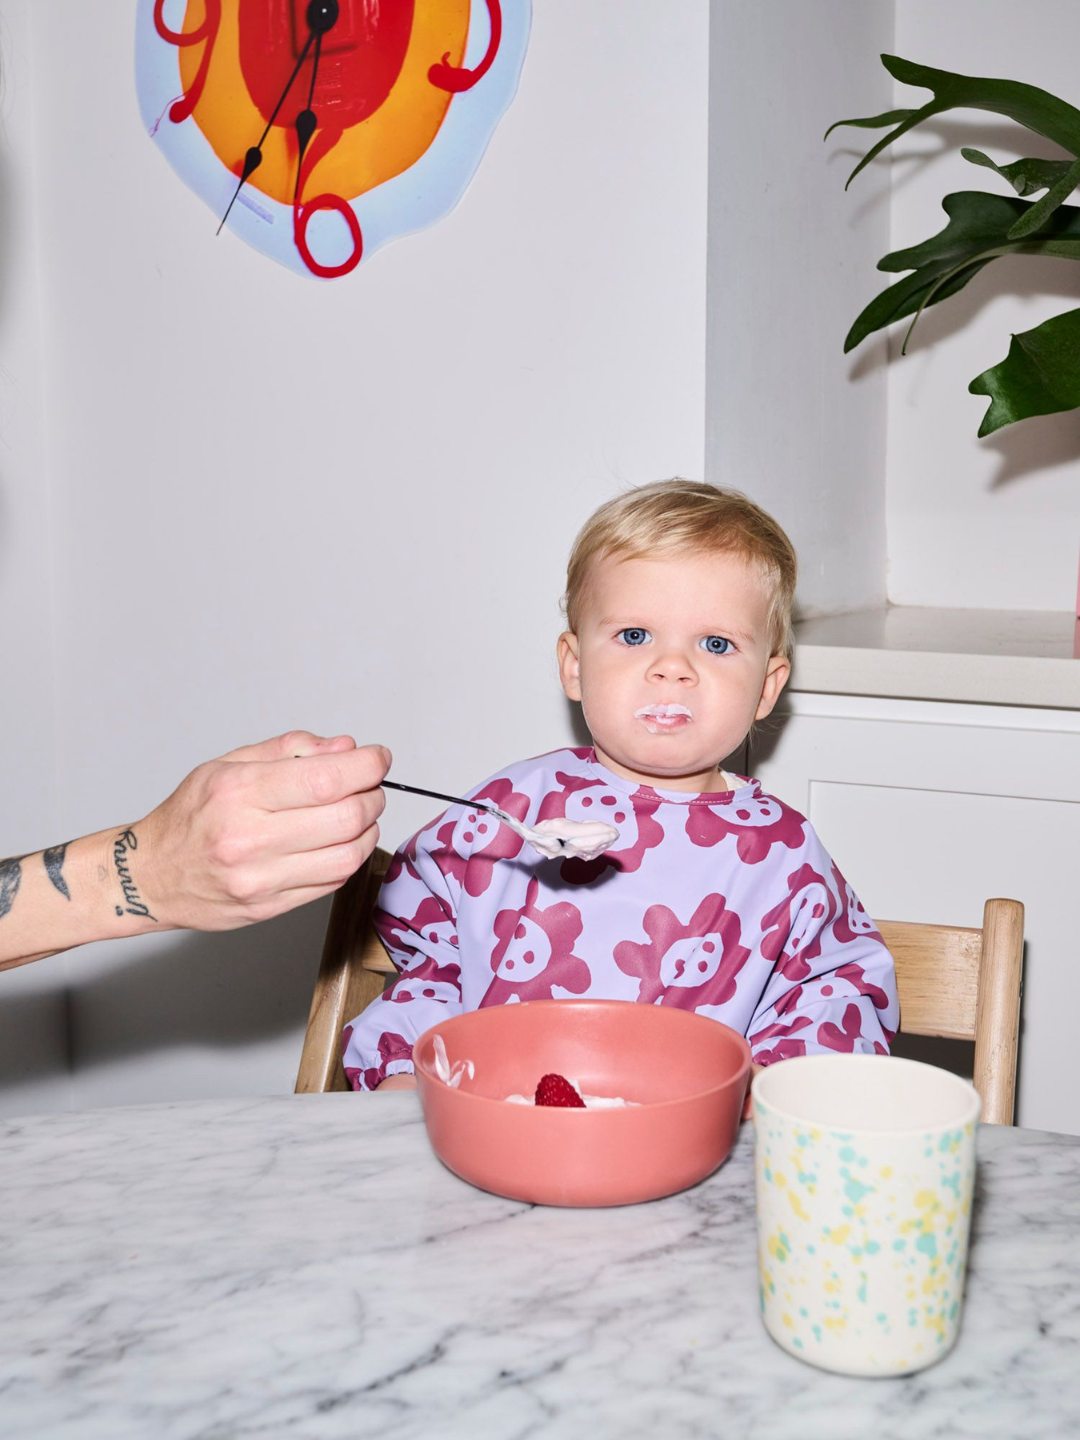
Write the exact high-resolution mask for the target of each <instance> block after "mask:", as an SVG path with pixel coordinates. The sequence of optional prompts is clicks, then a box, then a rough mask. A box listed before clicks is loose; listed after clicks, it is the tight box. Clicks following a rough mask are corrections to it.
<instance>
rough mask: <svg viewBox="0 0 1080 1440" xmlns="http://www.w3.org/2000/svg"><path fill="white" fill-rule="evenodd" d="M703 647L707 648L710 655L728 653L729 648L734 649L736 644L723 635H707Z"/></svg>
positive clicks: (702, 643)
mask: <svg viewBox="0 0 1080 1440" xmlns="http://www.w3.org/2000/svg"><path fill="white" fill-rule="evenodd" d="M701 648H702V650H707V651H708V652H709V654H710V655H726V654H727V653H728V651H729V650H732V649H734V646H733V645H732V643H731V641H730V640H725V639H724V637H723V636H722V635H706V636H705V638H704V640H702V642H701Z"/></svg>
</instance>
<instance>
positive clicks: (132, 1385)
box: [0, 1093, 1080, 1440]
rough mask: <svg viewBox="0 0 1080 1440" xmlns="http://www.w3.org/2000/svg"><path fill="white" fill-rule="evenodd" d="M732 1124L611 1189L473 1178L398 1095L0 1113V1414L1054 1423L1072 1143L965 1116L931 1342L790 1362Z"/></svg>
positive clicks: (327, 1430) (1077, 1426)
mask: <svg viewBox="0 0 1080 1440" xmlns="http://www.w3.org/2000/svg"><path fill="white" fill-rule="evenodd" d="M752 1144H753V1142H752V1136H751V1134H750V1132H749V1127H746V1126H744V1127H743V1132H742V1134H741V1136H740V1139H739V1141H738V1143H737V1146H736V1148H735V1150H734V1151H733V1153H732V1155H731V1157H730V1158H729V1160H728V1162H727V1163H726V1164H725V1165H724V1166H723V1167H722V1168H721V1170H720V1171H718V1172H717V1174H716V1175H714V1176H713V1177H711V1178H710V1179H709V1180H707V1181H705V1182H704V1183H703V1184H702V1185H699V1186H698V1187H697V1188H696V1189H694V1190H691V1191H689V1192H687V1193H685V1194H683V1195H678V1196H673V1197H671V1198H670V1199H667V1200H662V1201H657V1202H655V1203H653V1204H650V1205H639V1206H631V1207H628V1208H626V1209H620V1210H593V1211H590V1210H555V1209H543V1208H534V1207H530V1206H528V1205H522V1204H519V1203H517V1202H514V1201H508V1200H501V1199H498V1198H497V1197H495V1196H492V1195H486V1194H483V1193H481V1192H480V1191H477V1190H473V1189H472V1188H471V1187H469V1186H468V1185H466V1184H464V1183H463V1182H462V1181H460V1180H458V1179H457V1178H456V1177H455V1176H453V1175H451V1174H450V1173H449V1172H448V1171H446V1170H444V1169H443V1168H442V1166H441V1165H440V1164H439V1162H438V1161H437V1160H436V1159H435V1158H434V1156H433V1155H432V1153H431V1151H430V1149H429V1147H428V1144H427V1139H426V1136H425V1133H424V1127H423V1121H422V1119H421V1116H420V1111H419V1106H418V1104H417V1100H416V1097H415V1095H412V1094H409V1093H397V1094H394V1095H384V1096H378V1095H372V1096H358V1095H326V1096H299V1097H296V1096H288V1097H274V1098H267V1099H259V1100H250V1099H248V1100H231V1101H213V1102H205V1103H198V1104H183V1105H155V1106H145V1107H135V1108H130V1109H118V1110H107V1111H97V1112H92V1113H88V1114H87V1113H84V1114H71V1115H54V1116H45V1117H34V1118H32V1119H28V1120H25V1121H8V1122H5V1123H3V1124H2V1125H0V1435H3V1436H4V1437H11V1440H22V1437H35V1440H37V1437H49V1436H65V1437H66V1436H73V1437H74V1436H78V1437H85V1436H93V1437H105V1440H126V1437H133V1440H147V1437H155V1440H156V1437H163V1440H165V1437H167V1440H172V1437H176V1440H180V1437H183V1440H237V1437H247V1436H299V1437H309V1436H310V1437H319V1440H321V1437H334V1436H343V1437H345V1436H347V1437H350V1440H363V1437H369V1436H380V1437H387V1440H389V1437H394V1440H407V1437H413V1436H416V1437H420V1436H423V1437H425V1440H428V1437H438V1440H444V1437H459V1436H460V1437H465V1436H469V1437H483V1440H554V1437H560V1440H562V1437H565V1440H591V1437H595V1436H600V1437H607V1436H610V1437H618V1440H634V1437H638V1436H641V1437H650V1440H652V1437H661V1440H682V1437H697V1436H702V1437H705V1436H708V1437H718V1436H727V1435H732V1436H736V1435H749V1436H752V1437H754V1440H774V1437H775V1440H788V1437H791V1436H799V1437H800V1440H815V1437H819V1436H820V1437H822V1440H825V1437H828V1440H849V1437H850V1440H855V1437H859V1440H862V1437H865V1436H867V1435H870V1436H873V1437H875V1440H908V1437H911V1440H928V1437H935V1436H942V1437H949V1440H955V1437H959V1440H963V1437H969V1436H970V1437H979V1440H986V1437H1007V1436H1018V1437H1019V1436H1023V1437H1025V1440H1043V1437H1045V1440H1050V1437H1061V1436H1070V1435H1075V1434H1080V1255H1078V1242H1080V1138H1076V1137H1068V1136H1055V1135H1047V1134H1042V1133H1040V1132H1036V1131H1022V1130H999V1129H995V1128H990V1127H987V1128H984V1129H983V1130H982V1131H981V1132H980V1135H979V1172H978V1179H977V1185H976V1204H975V1212H974V1219H973V1240H972V1249H971V1260H970V1267H969V1277H968V1287H967V1304H966V1310H965V1315H964V1323H963V1327H962V1330H961V1334H960V1339H959V1341H958V1343H957V1347H956V1349H955V1350H954V1351H953V1352H952V1353H951V1354H950V1355H949V1356H947V1357H946V1359H945V1360H943V1361H942V1362H941V1363H940V1364H939V1365H937V1366H935V1367H934V1368H932V1369H930V1370H926V1371H923V1372H922V1373H920V1374H918V1375H915V1376H911V1377H908V1378H905V1379H898V1380H853V1379H847V1378H843V1377H839V1376H835V1375H828V1374H825V1373H823V1372H819V1371H817V1370H814V1369H812V1368H810V1367H809V1366H806V1365H803V1364H801V1363H800V1362H799V1361H797V1360H795V1359H792V1358H791V1357H790V1356H788V1355H787V1354H785V1353H784V1352H782V1351H781V1350H780V1349H778V1348H777V1347H776V1346H775V1345H774V1344H773V1343H772V1341H771V1340H770V1339H769V1338H768V1336H767V1335H766V1334H765V1331H764V1329H763V1327H762V1324H761V1321H760V1318H759V1314H758V1294H757V1277H756V1260H755V1237H754V1210H753V1165H752V1160H753V1155H752Z"/></svg>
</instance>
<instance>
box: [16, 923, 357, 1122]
mask: <svg viewBox="0 0 1080 1440" xmlns="http://www.w3.org/2000/svg"><path fill="white" fill-rule="evenodd" d="M329 911H330V901H329V900H319V901H315V902H314V903H313V904H311V905H305V906H303V907H302V908H301V909H299V910H294V911H291V912H290V913H289V914H288V915H282V916H280V917H279V918H278V919H276V920H267V921H264V922H263V924H261V925H252V926H248V927H247V928H246V929H243V930H230V931H225V932H219V933H216V934H207V935H203V934H195V933H193V932H178V933H177V934H176V935H175V936H173V937H170V938H169V939H168V940H164V939H163V941H162V942H161V949H160V951H158V952H157V953H154V954H149V955H147V954H145V953H144V954H143V955H142V956H139V955H138V954H136V953H135V949H134V947H135V944H136V943H137V942H132V955H131V958H130V960H125V961H123V962H122V963H121V964H119V965H117V966H116V967H115V968H114V969H112V970H110V971H109V972H108V973H107V974H105V975H102V976H100V977H98V978H95V979H93V980H90V981H88V982H87V983H85V984H83V985H79V984H78V983H77V979H76V983H75V984H74V985H73V986H72V992H71V1013H72V1029H73V1045H72V1061H73V1066H74V1069H75V1072H76V1074H78V1072H79V1071H80V1070H86V1069H89V1068H91V1067H93V1066H95V1065H102V1064H109V1063H111V1062H113V1061H116V1060H119V1059H125V1058H129V1057H132V1056H136V1055H141V1054H144V1053H147V1052H149V1051H154V1050H165V1049H168V1048H169V1047H172V1046H198V1045H203V1046H206V1047H208V1048H228V1049H234V1048H238V1047H242V1046H245V1045H254V1044H257V1043H259V1042H261V1041H265V1040H269V1039H273V1038H275V1037H277V1036H282V1035H288V1034H291V1033H294V1032H298V1033H297V1043H296V1063H297V1065H299V1063H300V1047H301V1042H302V1039H303V1027H304V1025H305V1024H306V1022H307V1017H308V1009H309V1007H310V1004H311V996H312V992H313V990H314V987H315V976H316V974H317V972H318V968H319V958H320V955H321V954H322V943H323V936H324V934H325V931H326V921H327V917H328V915H329ZM44 963H48V962H44ZM73 968H74V967H73ZM80 1032H82V1033H83V1035H86V1034H87V1033H88V1032H89V1034H90V1035H91V1036H92V1039H91V1040H90V1041H89V1042H87V1041H86V1040H82V1041H80ZM3 1083H4V1077H3V1076H2V1075H0V1085H2V1084H3ZM133 1098H136V1097H133Z"/></svg>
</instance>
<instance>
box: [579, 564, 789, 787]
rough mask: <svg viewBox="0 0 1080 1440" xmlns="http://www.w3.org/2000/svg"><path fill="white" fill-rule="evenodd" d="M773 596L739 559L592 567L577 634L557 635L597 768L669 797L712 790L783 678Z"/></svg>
mask: <svg viewBox="0 0 1080 1440" xmlns="http://www.w3.org/2000/svg"><path fill="white" fill-rule="evenodd" d="M769 600H770V592H769V588H768V585H767V584H766V582H765V581H764V580H763V579H762V577H761V576H760V575H759V573H758V572H757V570H756V569H755V568H754V567H753V566H752V565H750V564H748V563H747V562H746V561H745V560H742V559H740V558H739V557H737V556H734V555H695V554H684V555H674V556H671V557H668V558H658V559H640V560H627V559H621V558H619V557H618V556H616V555H609V556H605V557H604V558H603V559H601V560H598V561H596V562H595V563H594V564H593V566H592V567H591V569H590V570H589V574H588V581H587V585H586V587H585V594H584V597H583V603H582V605H581V607H580V614H579V616H578V630H577V633H576V634H573V633H571V632H569V631H567V632H566V633H565V634H564V635H562V636H561V637H560V639H559V667H560V673H561V676H562V682H563V689H564V690H565V691H566V693H567V695H568V696H569V697H570V699H571V700H580V701H581V704H582V708H583V710H584V712H585V721H586V724H587V725H588V727H589V731H590V733H591V735H592V737H593V743H594V744H595V746H596V751H597V756H598V758H599V759H600V761H601V763H602V764H604V765H606V766H607V767H608V768H609V769H611V770H614V772H615V773H616V774H617V775H622V776H624V777H625V778H626V779H629V780H636V781H638V782H639V783H641V784H646V785H656V786H658V787H659V788H661V789H668V790H701V791H706V790H716V789H719V788H723V787H722V782H721V780H720V777H719V774H718V772H717V766H718V765H719V764H720V762H721V761H722V760H723V759H724V757H725V756H726V755H730V754H731V752H732V751H733V750H735V749H737V747H738V746H739V745H740V744H741V743H742V741H743V740H744V739H745V737H746V735H747V732H748V731H749V729H750V726H751V724H752V723H753V721H754V720H755V719H761V718H762V717H763V716H765V715H768V713H769V711H770V710H771V709H772V708H773V705H774V704H775V703H776V698H777V696H778V695H779V693H780V690H781V689H782V687H783V684H784V681H785V680H786V679H787V676H788V671H789V668H790V667H789V666H788V663H787V661H786V660H785V659H783V658H782V657H781V656H778V655H771V654H770V653H769V637H768V616H769Z"/></svg>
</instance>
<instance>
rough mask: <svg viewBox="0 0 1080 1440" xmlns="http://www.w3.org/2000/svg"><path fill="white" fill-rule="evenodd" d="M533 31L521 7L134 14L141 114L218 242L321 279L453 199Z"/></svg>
mask: <svg viewBox="0 0 1080 1440" xmlns="http://www.w3.org/2000/svg"><path fill="white" fill-rule="evenodd" d="M529 16H530V10H529V0H139V9H138V12H137V20H136V26H137V29H136V52H135V55H136V82H137V86H138V94H139V108H140V110H141V113H142V117H143V121H144V123H145V124H146V127H147V129H148V131H149V132H150V135H151V136H152V138H153V139H154V141H155V142H156V143H157V145H158V146H159V147H160V148H161V150H162V151H164V153H165V155H166V156H167V158H168V160H169V163H170V164H171V165H172V166H173V168H174V169H175V170H176V171H177V173H178V174H179V175H180V176H181V177H182V178H183V179H184V180H185V181H186V183H187V184H188V185H190V187H191V188H192V189H193V190H194V191H195V192H196V194H198V195H199V196H201V197H202V199H203V200H205V201H206V203H207V204H208V205H209V206H210V208H211V210H212V211H213V212H214V214H215V215H216V216H217V220H218V228H219V229H220V226H221V224H225V225H227V227H228V228H229V229H230V230H232V231H234V232H235V233H236V234H238V235H239V236H240V237H241V238H242V239H244V240H246V241H247V242H248V244H250V245H252V246H253V247H254V248H255V249H257V250H261V251H262V252H263V253H264V254H266V255H270V256H272V258H273V259H275V260H278V261H280V262H281V263H282V264H283V265H288V266H289V267H290V268H291V269H293V270H296V271H298V272H299V273H301V274H304V275H316V276H320V277H323V278H326V279H335V278H337V277H338V276H341V275H347V274H348V273H349V272H350V271H351V270H354V269H355V268H356V266H357V265H359V264H360V262H361V261H362V260H364V259H366V258H368V257H370V256H371V255H372V254H374V252H375V251H376V250H378V249H379V247H380V246H382V245H385V244H386V243H387V242H388V241H389V240H393V239H396V238H397V237H398V236H399V235H405V234H408V233H409V232H411V231H414V230H419V229H422V228H423V227H425V226H427V225H430V224H432V223H433V222H434V221H436V220H439V219H441V218H442V216H444V215H446V214H447V213H448V212H449V211H450V210H452V209H453V207H454V206H455V205H456V204H457V202H458V200H460V198H461V196H462V195H463V194H464V192H465V189H466V187H467V186H468V184H469V181H470V180H471V178H472V176H473V174H474V172H475V170H476V167H477V165H478V164H479V163H480V160H481V158H482V156H483V153H484V151H485V149H486V148H487V144H488V141H489V140H490V139H491V136H492V134H493V132H494V130H495V127H496V125H497V124H498V122H499V119H500V117H501V116H502V114H503V112H504V111H505V109H506V107H507V106H508V105H509V104H510V101H511V100H512V99H513V97H514V92H515V91H516V89H517V83H518V76H519V74H520V72H521V66H522V62H523V60H524V58H525V48H526V45H527V43H528V36H529Z"/></svg>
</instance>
